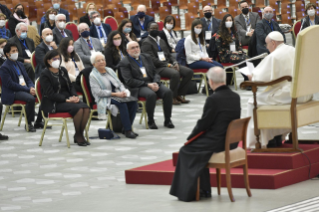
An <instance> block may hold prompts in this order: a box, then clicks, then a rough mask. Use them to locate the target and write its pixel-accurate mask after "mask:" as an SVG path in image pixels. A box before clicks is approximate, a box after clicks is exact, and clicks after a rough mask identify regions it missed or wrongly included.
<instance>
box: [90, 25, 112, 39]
mask: <svg viewBox="0 0 319 212" xmlns="http://www.w3.org/2000/svg"><path fill="white" fill-rule="evenodd" d="M102 27H103V29H104V31H105V34H106V37H108V36H109V34H110V33H111V32H112V28H111V26H110V25H109V24H105V23H102ZM90 36H91V37H93V38H97V39H99V35H98V32H97V30H96V26H95V24H94V23H92V26H91V27H90Z"/></svg>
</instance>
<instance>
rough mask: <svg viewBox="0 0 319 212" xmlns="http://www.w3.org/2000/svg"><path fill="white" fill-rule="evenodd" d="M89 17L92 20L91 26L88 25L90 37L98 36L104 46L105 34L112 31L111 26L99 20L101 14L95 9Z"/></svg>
mask: <svg viewBox="0 0 319 212" xmlns="http://www.w3.org/2000/svg"><path fill="white" fill-rule="evenodd" d="M90 18H91V21H92V26H91V27H90V35H91V37H94V38H98V39H99V40H100V41H101V43H102V45H103V47H104V46H105V45H106V42H107V36H108V35H109V34H110V32H111V31H112V29H111V26H110V25H109V24H105V23H102V22H101V15H100V13H99V12H97V11H93V12H91V13H90Z"/></svg>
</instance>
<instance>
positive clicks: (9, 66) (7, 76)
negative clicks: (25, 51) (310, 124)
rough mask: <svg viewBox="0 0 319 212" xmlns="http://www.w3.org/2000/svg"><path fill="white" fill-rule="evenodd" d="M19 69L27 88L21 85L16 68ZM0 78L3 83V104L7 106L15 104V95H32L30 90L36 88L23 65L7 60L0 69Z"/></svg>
mask: <svg viewBox="0 0 319 212" xmlns="http://www.w3.org/2000/svg"><path fill="white" fill-rule="evenodd" d="M14 65H15V66H16V67H19V70H20V74H22V75H23V78H24V81H25V83H26V85H27V86H22V85H20V84H19V76H18V73H17V71H16V69H15V68H14ZM0 77H1V81H2V92H1V102H2V103H3V104H5V105H11V104H12V103H13V102H14V93H15V92H18V91H24V92H26V93H30V88H31V87H34V84H33V83H32V81H31V80H30V78H29V76H28V74H27V72H26V70H25V68H24V65H23V63H20V62H18V61H17V62H15V63H14V62H13V61H11V60H10V59H7V60H6V61H5V62H4V63H3V64H2V66H1V68H0Z"/></svg>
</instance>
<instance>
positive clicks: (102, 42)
mask: <svg viewBox="0 0 319 212" xmlns="http://www.w3.org/2000/svg"><path fill="white" fill-rule="evenodd" d="M100 41H101V44H102V46H103V47H105V45H106V39H104V38H100Z"/></svg>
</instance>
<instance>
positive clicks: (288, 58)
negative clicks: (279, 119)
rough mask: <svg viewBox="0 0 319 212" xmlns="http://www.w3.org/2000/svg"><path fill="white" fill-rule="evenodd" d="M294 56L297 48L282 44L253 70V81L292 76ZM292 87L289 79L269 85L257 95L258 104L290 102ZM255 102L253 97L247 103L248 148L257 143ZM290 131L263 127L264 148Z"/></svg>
mask: <svg viewBox="0 0 319 212" xmlns="http://www.w3.org/2000/svg"><path fill="white" fill-rule="evenodd" d="M294 58H295V48H294V47H291V46H288V45H285V44H280V45H279V46H277V48H276V49H275V50H274V51H273V52H272V53H271V54H269V55H268V56H267V57H265V59H263V60H262V61H261V63H259V65H258V66H257V67H256V68H255V69H254V70H253V78H252V81H263V82H269V81H272V80H275V79H278V78H280V77H283V76H286V75H288V76H292V75H293V66H294ZM290 88H291V82H288V81H284V82H281V83H279V84H276V85H273V86H268V87H267V88H266V89H265V90H264V91H263V92H261V93H258V94H257V95H256V98H257V106H260V105H283V104H290V103H291V95H290ZM311 98H312V95H310V96H307V97H302V98H298V103H302V102H307V101H309V100H311ZM253 103H254V99H253V97H252V98H250V99H249V100H248V105H247V116H248V117H249V116H251V117H252V118H251V119H250V121H249V124H248V128H247V137H246V140H247V147H248V148H255V144H256V142H257V140H256V136H255V133H254V120H253V109H254V105H253ZM289 132H291V130H290V129H261V130H260V137H259V138H260V143H261V146H262V148H265V147H266V146H267V144H268V141H269V140H272V139H273V138H274V137H275V136H277V135H283V136H286V135H287V134H288V133H289Z"/></svg>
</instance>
